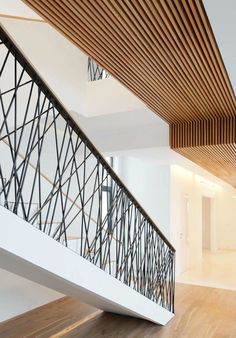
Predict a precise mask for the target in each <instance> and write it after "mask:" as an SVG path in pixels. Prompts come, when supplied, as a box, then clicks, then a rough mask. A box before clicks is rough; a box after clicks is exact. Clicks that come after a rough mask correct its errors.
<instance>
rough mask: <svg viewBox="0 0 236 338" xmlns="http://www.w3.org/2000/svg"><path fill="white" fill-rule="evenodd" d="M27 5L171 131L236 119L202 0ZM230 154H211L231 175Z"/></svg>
mask: <svg viewBox="0 0 236 338" xmlns="http://www.w3.org/2000/svg"><path fill="white" fill-rule="evenodd" d="M24 2H25V3H26V4H28V5H30V6H31V7H32V8H33V9H34V10H36V12H38V13H39V15H40V16H41V17H43V18H44V19H45V20H46V21H47V22H49V23H50V24H52V25H53V26H54V27H55V28H56V29H57V30H59V31H60V32H61V33H63V34H64V35H65V36H66V37H67V38H68V39H70V40H71V41H72V42H73V43H74V44H75V45H76V46H78V47H79V48H80V49H82V50H83V51H84V52H85V53H87V54H88V55H89V56H91V57H92V58H93V59H94V60H95V61H97V63H99V64H100V65H101V66H103V67H104V68H105V69H106V70H107V71H109V72H110V73H111V74H112V75H113V76H114V77H115V78H117V79H118V80H119V81H120V82H121V83H123V84H124V85H125V86H126V87H128V88H129V89H130V90H131V91H133V93H134V94H136V95H137V96H138V97H139V98H141V99H142V100H143V101H144V102H145V103H146V104H147V106H148V107H150V109H151V110H152V111H154V112H155V113H156V114H158V115H159V116H161V117H162V118H163V119H164V120H165V121H167V122H168V123H169V124H170V125H173V124H174V125H179V126H180V125H181V124H184V125H186V123H189V122H193V121H195V122H196V121H198V122H199V121H209V120H212V121H215V120H216V119H219V121H221V118H228V119H229V118H234V117H235V115H236V99H235V94H234V92H233V89H232V86H231V83H230V81H229V78H228V75H227V72H226V70H225V67H224V64H223V61H222V58H221V55H220V53H219V49H218V47H217V44H216V41H215V38H214V35H213V32H212V29H211V26H210V24H209V21H208V18H207V15H206V13H205V10H204V6H203V4H202V1H201V0H24ZM198 133H199V132H198ZM173 142H174V140H171V144H172V148H173V149H175V148H176V146H174V144H173ZM214 146H215V145H214ZM196 147H199V145H196ZM177 149H178V147H177ZM217 149H218V150H217ZM181 151H182V150H181ZM225 151H227V154H228V155H229V156H231V157H232V156H233V157H234V158H236V154H235V152H234V147H233V148H232V149H231V148H230V150H229V149H225V146H222V149H221V148H220V146H219V145H218V146H217V147H216V148H215V150H214V152H210V153H209V155H210V156H212V161H213V162H212V163H214V160H215V161H216V163H218V161H219V156H220V157H221V161H220V163H221V164H220V166H222V168H223V167H224V165H225V166H226V167H225V168H227V169H225V170H229V168H228V166H227V163H225V162H224V160H223V159H224V158H225V157H224V156H223V155H222V154H224V152H225ZM182 152H183V151H182ZM216 155H217V156H216ZM186 156H187V155H186ZM189 156H190V155H189ZM198 156H203V154H202V152H200V153H199V155H198V153H196V154H195V156H193V157H192V159H193V160H194V161H195V162H197V163H199V161H201V158H198ZM226 162H227V161H226ZM204 163H205V162H204ZM208 167H209V166H208ZM208 169H209V168H208ZM222 170H223V169H222ZM229 175H230V176H231V171H229ZM226 176H227V175H226ZM224 177H225V175H224Z"/></svg>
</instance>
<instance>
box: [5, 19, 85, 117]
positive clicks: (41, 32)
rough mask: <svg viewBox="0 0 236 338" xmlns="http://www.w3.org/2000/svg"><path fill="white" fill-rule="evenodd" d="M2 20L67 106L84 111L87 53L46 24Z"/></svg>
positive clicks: (70, 108)
mask: <svg viewBox="0 0 236 338" xmlns="http://www.w3.org/2000/svg"><path fill="white" fill-rule="evenodd" d="M0 22H1V23H2V24H3V26H4V28H5V29H6V30H7V31H8V34H10V36H11V37H12V38H13V39H14V41H15V42H16V43H17V45H18V47H19V48H20V49H21V50H22V52H23V53H24V55H25V56H26V57H27V59H28V60H29V61H30V62H31V63H32V65H33V66H34V67H35V69H36V70H37V72H38V73H39V74H40V75H41V76H42V78H43V79H44V81H45V82H46V83H48V84H49V87H50V88H51V89H52V90H53V91H54V92H55V94H56V95H57V97H58V98H59V100H61V102H63V104H64V105H65V107H66V108H67V109H68V110H74V111H76V112H79V113H84V110H85V99H86V98H85V93H86V83H87V64H88V59H87V56H86V55H85V54H84V53H82V52H81V51H80V50H79V49H78V48H77V47H76V46H74V45H73V44H72V43H71V42H69V41H68V40H67V39H65V38H64V37H63V36H62V35H61V34H59V33H58V32H57V31H56V30H55V29H53V28H52V27H51V26H50V25H48V24H46V23H42V22H31V21H26V20H11V19H10V20H9V19H4V18H1V19H0Z"/></svg>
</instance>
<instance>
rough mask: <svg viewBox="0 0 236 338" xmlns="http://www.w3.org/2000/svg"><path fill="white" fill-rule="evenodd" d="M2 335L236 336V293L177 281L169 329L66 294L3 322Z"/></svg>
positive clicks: (12, 337) (13, 337)
mask: <svg viewBox="0 0 236 338" xmlns="http://www.w3.org/2000/svg"><path fill="white" fill-rule="evenodd" d="M140 306H141V304H140ZM0 337H1V338H6V337H7V338H23V337H24V338H26V337H27V338H38V337H40V338H46V337H47V338H48V337H54V338H56V337H88V338H100V337H103V338H104V337H107V338H113V337H114V338H149V337H150V338H155V337H160V338H213V337H214V338H236V292H235V291H228V290H222V289H214V288H207V287H201V286H193V285H185V284H178V285H177V290H176V316H175V318H174V319H173V320H172V321H171V322H170V323H169V324H168V325H167V326H165V327H161V326H157V325H154V324H152V323H149V322H147V321H144V320H140V319H135V318H131V317H125V316H119V315H115V314H110V313H103V312H101V311H99V310H97V309H95V308H92V307H90V306H88V305H85V304H82V303H80V302H79V301H77V300H73V299H71V298H68V297H65V298H63V299H61V300H59V301H56V302H53V303H51V304H49V305H45V306H42V307H41V308H38V309H36V310H33V311H30V312H28V313H26V314H24V315H21V316H18V317H16V318H15V319H12V320H9V321H6V322H5V323H3V324H1V325H0Z"/></svg>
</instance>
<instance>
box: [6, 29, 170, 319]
mask: <svg viewBox="0 0 236 338" xmlns="http://www.w3.org/2000/svg"><path fill="white" fill-rule="evenodd" d="M0 40H1V42H0V153H1V157H0V203H1V207H0V220H1V222H0V231H1V236H0V257H1V259H0V267H2V268H4V269H6V270H9V271H11V272H14V273H17V274H19V275H21V276H23V277H26V278H28V279H31V280H33V281H36V282H37V283H41V284H42V285H45V286H47V287H50V288H52V289H54V290H57V291H59V292H62V293H64V294H66V295H70V296H73V297H78V298H79V299H81V300H82V301H84V302H86V303H88V304H90V305H93V306H96V307H98V308H100V309H103V310H105V311H110V312H116V313H121V314H125V315H131V316H136V317H139V318H144V319H147V320H150V321H153V322H155V323H159V324H163V325H164V324H166V323H167V322H168V321H169V320H170V319H171V318H172V317H173V313H174V286H175V285H174V257H175V250H174V248H173V247H172V245H171V244H170V243H169V241H168V240H167V239H166V238H165V237H164V235H163V234H162V233H161V232H160V230H159V229H158V228H157V226H156V225H155V224H154V222H153V221H152V220H151V219H150V217H149V216H148V215H147V213H146V212H145V211H144V210H143V208H142V207H141V206H140V204H139V203H138V201H137V200H136V199H135V198H134V197H133V196H132V194H131V193H130V192H129V191H128V190H127V188H126V187H125V186H124V184H123V183H122V182H121V180H120V179H119V177H118V176H117V175H116V174H115V173H114V171H113V170H112V168H111V167H110V166H109V165H108V164H107V163H106V161H105V160H104V159H103V157H102V156H101V155H100V154H99V152H98V151H97V149H96V148H95V147H94V145H93V144H92V143H91V142H90V141H89V139H88V138H87V137H86V135H85V134H84V133H83V131H82V130H81V129H80V128H79V126H78V125H77V123H76V122H75V121H74V120H73V119H72V117H71V116H70V115H69V113H68V112H67V111H66V110H65V109H64V107H63V106H62V104H61V103H60V102H59V101H58V99H57V98H56V97H55V96H54V94H53V93H52V92H51V91H50V89H49V88H48V86H47V85H46V84H45V83H44V82H43V80H42V79H41V78H40V77H39V75H38V74H37V73H36V71H35V70H34V69H33V67H32V66H31V65H30V64H29V62H28V61H27V60H26V58H25V57H24V56H23V55H22V53H21V52H20V51H19V49H18V48H17V47H16V46H15V44H14V43H13V41H12V40H11V39H10V38H9V36H8V35H7V33H6V32H5V31H4V30H3V29H2V28H0ZM108 187H109V198H108V196H107V194H106V191H107V189H108Z"/></svg>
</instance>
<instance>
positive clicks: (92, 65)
mask: <svg viewBox="0 0 236 338" xmlns="http://www.w3.org/2000/svg"><path fill="white" fill-rule="evenodd" d="M109 77H110V74H109V73H108V72H107V71H106V70H105V69H104V68H102V66H100V65H99V64H97V63H96V62H95V61H94V60H93V59H91V58H88V80H89V81H98V80H104V79H107V78H109Z"/></svg>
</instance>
